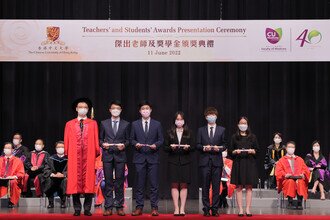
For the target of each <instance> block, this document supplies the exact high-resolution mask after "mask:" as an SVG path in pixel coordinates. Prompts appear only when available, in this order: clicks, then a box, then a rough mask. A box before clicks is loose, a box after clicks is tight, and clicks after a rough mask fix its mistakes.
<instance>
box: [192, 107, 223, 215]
mask: <svg viewBox="0 0 330 220" xmlns="http://www.w3.org/2000/svg"><path fill="white" fill-rule="evenodd" d="M204 117H205V119H206V121H207V125H206V126H204V127H201V128H199V129H198V132H197V139H196V143H197V149H198V150H199V152H200V156H199V167H200V170H201V177H202V178H201V179H202V202H203V212H204V214H203V215H204V216H207V217H208V216H210V215H212V216H219V212H218V209H219V201H220V200H219V199H220V196H219V193H220V181H221V173H222V168H223V159H222V156H221V154H222V153H221V152H222V151H224V150H225V149H226V147H225V145H226V140H225V128H224V127H222V126H219V125H217V123H216V121H217V117H218V110H217V109H216V108H214V107H207V108H206V109H205V111H204ZM210 184H212V205H211V203H210V198H209V194H210ZM210 211H211V213H210Z"/></svg>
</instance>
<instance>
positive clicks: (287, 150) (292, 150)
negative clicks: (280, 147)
mask: <svg viewBox="0 0 330 220" xmlns="http://www.w3.org/2000/svg"><path fill="white" fill-rule="evenodd" d="M295 150H296V149H295V148H292V147H289V148H287V149H286V152H287V153H288V154H289V155H290V156H292V155H294V151H295Z"/></svg>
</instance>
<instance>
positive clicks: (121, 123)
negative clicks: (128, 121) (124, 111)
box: [116, 119, 123, 136]
mask: <svg viewBox="0 0 330 220" xmlns="http://www.w3.org/2000/svg"><path fill="white" fill-rule="evenodd" d="M122 128H123V120H122V119H120V121H119V125H118V130H117V134H118V133H119V131H121V129H122ZM117 134H116V136H117Z"/></svg>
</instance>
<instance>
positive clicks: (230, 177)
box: [0, 98, 326, 217]
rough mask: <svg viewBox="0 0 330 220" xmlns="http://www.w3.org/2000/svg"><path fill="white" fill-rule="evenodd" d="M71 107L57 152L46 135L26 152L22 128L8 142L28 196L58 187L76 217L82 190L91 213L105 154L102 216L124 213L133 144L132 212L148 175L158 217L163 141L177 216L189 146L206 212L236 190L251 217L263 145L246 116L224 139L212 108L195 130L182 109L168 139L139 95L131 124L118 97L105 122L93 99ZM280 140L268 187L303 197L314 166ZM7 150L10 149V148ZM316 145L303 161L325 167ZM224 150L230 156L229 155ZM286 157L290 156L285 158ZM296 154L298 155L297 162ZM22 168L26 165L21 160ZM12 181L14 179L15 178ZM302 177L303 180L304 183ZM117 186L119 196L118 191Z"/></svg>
mask: <svg viewBox="0 0 330 220" xmlns="http://www.w3.org/2000/svg"><path fill="white" fill-rule="evenodd" d="M72 107H73V109H74V110H75V111H76V112H77V118H74V119H72V120H70V121H68V122H67V123H66V126H65V132H64V142H57V143H56V152H57V153H56V154H55V155H52V156H49V154H48V153H47V152H46V151H43V148H44V143H43V141H42V140H41V139H38V140H37V141H36V143H35V150H34V151H32V152H31V153H28V151H27V149H26V148H25V147H24V146H21V140H22V137H21V135H19V134H16V135H15V136H14V140H13V142H14V143H15V145H16V146H19V147H15V148H14V147H13V145H12V144H11V143H10V144H8V143H7V144H6V145H5V149H7V148H9V149H10V148H11V151H12V152H11V154H10V155H9V154H8V155H9V156H8V155H7V154H5V157H4V158H7V159H8V158H11V156H16V157H17V158H19V161H20V162H21V163H22V164H24V165H23V173H24V175H23V176H22V177H21V173H17V175H14V176H15V178H14V179H15V180H16V181H17V186H18V187H19V186H21V187H19V188H22V189H23V192H24V193H25V194H26V195H28V194H29V188H30V187H29V186H30V185H29V184H34V186H35V188H36V195H37V196H41V195H42V194H43V193H46V195H47V196H48V198H49V207H50V208H51V207H54V193H57V194H58V195H59V196H60V197H61V201H62V207H65V200H66V196H65V195H72V197H73V205H74V210H75V212H74V215H75V216H79V215H80V213H81V210H82V205H81V203H80V198H81V196H82V195H84V197H85V202H84V205H83V208H84V215H87V216H90V215H92V213H91V204H92V198H93V196H94V193H95V159H96V157H98V156H99V155H101V157H102V163H103V164H102V167H103V173H104V179H105V180H104V182H105V184H104V189H103V195H104V198H105V203H104V208H105V210H104V213H103V215H105V216H109V215H112V214H113V209H116V213H117V214H118V215H120V216H124V215H125V213H124V211H123V205H124V181H125V167H126V163H127V157H126V153H125V150H126V148H127V147H129V146H130V145H132V146H133V147H134V148H133V149H134V150H133V151H134V153H133V164H134V165H135V171H136V172H135V173H136V177H135V186H134V195H135V199H136V207H135V210H134V211H133V212H132V215H133V216H139V215H142V213H143V208H144V194H145V186H146V180H148V181H149V184H150V203H151V209H152V211H151V215H152V216H158V215H159V213H158V201H159V197H158V189H159V150H160V148H161V146H163V148H164V150H165V151H166V152H167V153H168V154H169V157H168V164H169V179H170V182H171V195H172V198H173V203H174V215H175V216H184V215H185V205H186V199H187V194H188V185H189V183H190V182H191V163H192V158H191V152H193V151H195V150H197V151H198V152H199V162H198V163H199V168H200V173H201V180H202V203H203V212H204V216H211V215H212V216H219V212H218V209H219V207H220V206H223V207H226V204H227V202H226V195H229V196H230V195H232V193H233V191H234V189H236V192H237V203H238V208H239V212H238V216H240V217H241V216H244V214H245V215H247V216H252V214H251V210H250V208H251V202H252V187H253V186H254V185H256V184H257V180H258V172H257V160H256V158H257V155H258V153H259V144H258V141H257V137H256V135H254V134H253V133H252V131H251V129H250V126H249V121H248V119H247V118H246V117H241V118H239V120H238V122H237V132H236V133H235V134H233V135H232V137H231V139H230V142H229V144H227V141H226V137H225V128H224V127H222V126H220V125H219V124H217V119H218V117H219V113H218V111H217V109H215V108H214V107H208V108H206V110H205V112H204V117H205V120H206V125H205V126H203V127H201V128H199V129H198V132H197V135H196V136H195V135H194V134H193V132H192V131H191V130H190V129H189V127H188V126H187V122H186V120H185V115H184V113H183V112H177V113H176V114H175V116H174V119H173V124H172V126H171V128H170V129H168V130H167V132H166V134H165V138H164V137H163V131H162V126H161V123H160V122H159V121H156V120H154V119H152V118H151V113H152V105H151V103H150V102H148V101H142V102H141V103H140V104H139V108H138V110H139V113H140V114H141V118H140V119H138V120H136V121H134V122H132V123H131V124H130V123H129V122H127V121H125V120H124V119H122V118H121V117H120V115H121V112H122V110H123V108H122V104H121V103H120V102H119V101H113V102H111V103H110V104H109V112H110V114H111V117H110V118H108V119H106V120H103V121H102V122H101V123H100V126H98V125H97V122H96V121H94V120H92V119H90V118H88V117H87V114H88V112H89V110H90V109H91V107H92V103H91V102H90V100H89V99H85V98H83V99H78V100H76V101H75V102H74V103H73V106H72ZM281 139H282V135H281V134H280V133H276V134H275V135H274V145H272V146H270V147H268V149H267V155H266V159H265V169H266V170H268V171H269V174H270V175H269V176H270V180H269V184H270V185H271V187H274V186H275V185H276V186H277V188H278V189H279V190H283V192H284V194H285V196H288V197H289V202H290V198H294V197H295V193H296V191H298V194H299V197H298V200H299V199H301V198H302V197H306V195H305V193H303V192H302V191H304V184H303V183H305V182H306V180H307V179H309V170H308V169H307V171H306V169H305V167H304V166H303V165H302V164H301V163H300V162H301V160H300V159H299V157H295V156H293V155H294V154H293V153H292V150H290V149H291V148H294V147H295V144H294V142H288V144H287V145H286V146H285V147H284V146H282V140H281ZM314 144H316V145H317V144H319V143H318V142H316V143H314ZM292 145H294V146H292ZM315 149H316V148H315ZM7 151H8V152H9V150H7ZM316 151H317V150H315V151H313V152H314V153H313V155H309V157H312V158H309V160H306V163H307V162H309V163H310V164H311V166H314V165H315V167H314V168H313V169H315V170H316V171H321V168H322V167H323V168H324V166H326V164H325V165H324V161H323V160H322V157H320V156H321V155H318V156H319V157H317V155H316V154H317V152H316ZM290 152H291V153H290ZM227 155H228V157H229V158H230V159H232V160H230V159H229V158H227ZM283 158H285V159H286V160H285V161H281V159H283ZM288 158H290V160H289V159H288ZM293 158H294V159H296V158H298V159H297V161H295V162H292V161H293ZM291 159H292V160H291ZM313 159H317V160H318V161H319V162H318V161H316V162H315V161H314V160H313ZM4 161H5V162H3V166H2V167H0V170H3V173H1V176H2V177H3V176H5V177H6V178H7V179H10V178H8V174H7V173H6V172H7V171H6V170H7V167H8V163H7V162H6V161H7V160H4ZM286 162H288V163H289V165H287V164H286ZM17 163H19V162H17ZM320 163H321V164H320ZM0 166H1V161H0ZM24 166H25V170H26V171H25V172H24ZM305 166H306V165H305ZM19 167H21V166H20V165H19ZM288 167H291V171H292V172H291V173H290V172H289V171H288V170H287V168H288ZM297 167H298V168H299V169H298V168H297ZM297 172H298V174H297ZM4 173H5V174H6V175H4ZM296 174H297V175H298V176H300V178H298V179H299V180H298V181H293V182H292V181H290V180H291V179H294V178H291V177H295V178H296ZM324 176H325V175H324V174H323V173H322V172H315V173H314V172H313V178H316V179H317V181H316V182H315V183H314V186H313V191H316V188H317V187H319V188H320V190H321V192H322V190H323V189H324V184H323V183H324V182H323V181H324ZM10 177H12V176H10ZM16 177H17V178H16ZM275 179H276V181H275ZM18 180H21V181H18ZM295 180H296V179H295ZM10 182H15V181H14V180H13V181H12V180H10ZM300 182H302V183H301V184H300ZM275 183H276V184H275ZM297 183H298V184H297ZM20 184H21V185H20ZM294 186H295V187H294ZM210 187H211V190H210ZM14 188H15V187H14ZM243 188H245V189H246V206H245V210H244V209H243V204H242V201H243V193H242V192H243ZM56 189H57V190H56ZM58 189H61V190H58ZM113 191H114V192H115V195H113ZM291 191H294V193H293V192H291ZM179 200H180V202H179ZM300 201H301V200H300ZM11 202H12V201H11ZM14 202H16V200H13V202H12V204H15V203H14ZM179 204H180V206H179ZM290 204H291V203H290Z"/></svg>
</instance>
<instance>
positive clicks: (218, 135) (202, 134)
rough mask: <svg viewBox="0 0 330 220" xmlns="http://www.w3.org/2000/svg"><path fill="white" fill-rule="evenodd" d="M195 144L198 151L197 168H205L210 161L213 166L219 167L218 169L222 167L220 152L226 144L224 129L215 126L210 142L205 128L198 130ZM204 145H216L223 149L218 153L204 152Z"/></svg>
mask: <svg viewBox="0 0 330 220" xmlns="http://www.w3.org/2000/svg"><path fill="white" fill-rule="evenodd" d="M196 142H197V149H198V150H199V151H200V157H199V166H206V165H207V164H208V162H209V160H212V163H213V165H214V166H219V167H221V166H223V160H222V154H221V152H222V151H224V150H225V144H226V139H225V128H224V127H221V126H218V125H217V126H216V129H215V133H214V136H213V138H212V140H211V139H210V137H209V134H208V127H207V126H204V127H201V128H199V129H198V133H197V139H196ZM205 145H217V146H223V147H224V148H223V149H220V151H219V152H216V151H213V150H212V151H210V152H204V151H203V146H205Z"/></svg>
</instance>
